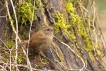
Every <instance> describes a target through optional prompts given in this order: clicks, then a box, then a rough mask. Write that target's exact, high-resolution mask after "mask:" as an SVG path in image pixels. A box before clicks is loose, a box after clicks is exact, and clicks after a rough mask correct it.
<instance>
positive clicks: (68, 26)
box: [54, 2, 100, 60]
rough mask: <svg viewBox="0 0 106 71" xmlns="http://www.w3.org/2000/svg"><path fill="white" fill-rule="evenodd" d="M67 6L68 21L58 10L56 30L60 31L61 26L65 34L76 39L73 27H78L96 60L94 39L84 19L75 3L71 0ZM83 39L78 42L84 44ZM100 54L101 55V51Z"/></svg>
mask: <svg viewBox="0 0 106 71" xmlns="http://www.w3.org/2000/svg"><path fill="white" fill-rule="evenodd" d="M65 8H66V12H67V14H68V22H67V21H65V20H64V17H63V14H61V13H60V12H57V13H56V14H55V18H56V20H57V21H56V23H55V24H54V28H55V29H56V32H58V31H59V28H61V29H62V31H63V32H64V34H67V35H68V36H69V37H70V40H74V41H76V37H75V33H74V30H73V27H76V28H77V31H78V32H77V34H78V35H79V37H80V38H81V39H82V41H84V46H85V49H86V50H87V52H88V53H89V56H90V58H91V59H92V60H94V57H93V54H92V51H93V50H94V48H93V47H95V45H92V41H91V40H90V39H89V36H88V33H87V31H86V27H85V25H84V24H85V23H84V22H83V19H82V18H81V17H80V16H79V15H78V14H76V13H75V11H76V9H75V8H74V7H73V4H72V3H71V2H66V5H65ZM82 41H81V42H79V43H78V44H83V43H82ZM98 54H99V55H100V52H99V51H98Z"/></svg>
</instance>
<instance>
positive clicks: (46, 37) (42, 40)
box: [29, 26, 53, 54]
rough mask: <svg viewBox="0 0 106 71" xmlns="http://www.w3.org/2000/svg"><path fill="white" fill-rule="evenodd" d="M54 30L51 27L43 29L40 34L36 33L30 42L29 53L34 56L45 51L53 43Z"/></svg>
mask: <svg viewBox="0 0 106 71" xmlns="http://www.w3.org/2000/svg"><path fill="white" fill-rule="evenodd" d="M52 39H53V28H52V27H50V26H46V27H43V28H42V29H41V30H39V31H38V32H36V33H34V34H33V35H32V36H31V38H30V41H29V51H31V50H32V52H33V53H34V54H38V53H39V52H40V51H44V50H46V49H47V48H48V46H49V45H50V44H51V43H52Z"/></svg>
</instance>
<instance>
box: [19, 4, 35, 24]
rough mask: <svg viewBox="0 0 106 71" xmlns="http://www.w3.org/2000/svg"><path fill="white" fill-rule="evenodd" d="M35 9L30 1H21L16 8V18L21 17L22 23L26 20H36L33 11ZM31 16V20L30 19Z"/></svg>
mask: <svg viewBox="0 0 106 71" xmlns="http://www.w3.org/2000/svg"><path fill="white" fill-rule="evenodd" d="M34 10H36V7H34V6H33V5H32V4H31V3H28V2H23V3H22V5H21V7H19V8H18V9H17V13H18V14H19V15H18V14H17V16H18V18H22V23H24V24H25V23H26V21H30V22H32V21H33V20H36V19H37V17H36V13H35V12H34V14H33V11H34ZM32 17H33V20H32Z"/></svg>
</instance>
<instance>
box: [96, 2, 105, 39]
mask: <svg viewBox="0 0 106 71" xmlns="http://www.w3.org/2000/svg"><path fill="white" fill-rule="evenodd" d="M95 2H96V5H97V12H98V15H99V19H100V27H101V29H102V33H103V36H104V38H105V40H106V0H95Z"/></svg>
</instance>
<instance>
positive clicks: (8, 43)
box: [5, 40, 15, 49]
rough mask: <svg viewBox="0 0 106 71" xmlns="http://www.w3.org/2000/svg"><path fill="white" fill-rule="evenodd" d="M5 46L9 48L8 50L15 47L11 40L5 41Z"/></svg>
mask: <svg viewBox="0 0 106 71" xmlns="http://www.w3.org/2000/svg"><path fill="white" fill-rule="evenodd" d="M5 44H6V46H7V48H9V49H11V48H12V47H13V46H14V45H15V43H14V41H12V40H10V41H5Z"/></svg>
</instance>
